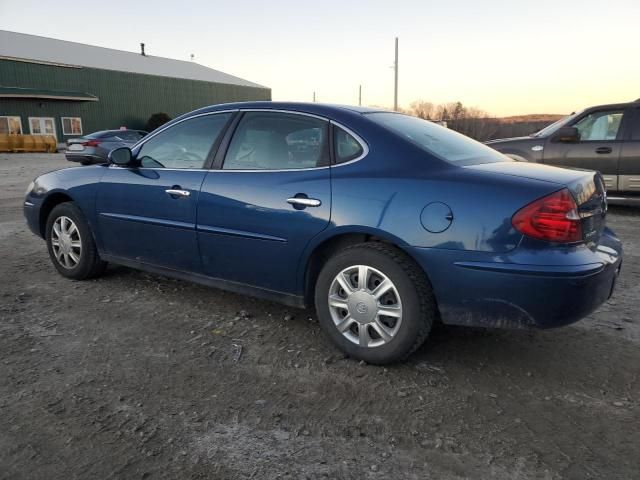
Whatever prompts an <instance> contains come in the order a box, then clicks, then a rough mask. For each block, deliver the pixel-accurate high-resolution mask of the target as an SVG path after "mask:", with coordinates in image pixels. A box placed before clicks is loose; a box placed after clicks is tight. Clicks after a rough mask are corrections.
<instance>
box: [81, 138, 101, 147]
mask: <svg viewBox="0 0 640 480" xmlns="http://www.w3.org/2000/svg"><path fill="white" fill-rule="evenodd" d="M82 145H84V146H85V147H97V146H98V145H100V140H89V141H88V142H83V144H82Z"/></svg>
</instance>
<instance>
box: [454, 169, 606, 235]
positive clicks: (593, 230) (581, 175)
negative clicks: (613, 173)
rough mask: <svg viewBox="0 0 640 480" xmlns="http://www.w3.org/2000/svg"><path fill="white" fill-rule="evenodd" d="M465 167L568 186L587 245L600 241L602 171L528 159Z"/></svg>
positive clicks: (603, 214) (603, 194) (603, 200)
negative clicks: (557, 165) (527, 160)
mask: <svg viewBox="0 0 640 480" xmlns="http://www.w3.org/2000/svg"><path fill="white" fill-rule="evenodd" d="M463 168H469V169H473V170H479V171H484V172H490V173H496V174H500V175H510V176H514V177H523V178H531V179H534V180H539V181H543V182H549V183H554V184H557V185H558V187H559V188H560V187H565V188H567V189H568V190H569V191H570V192H571V194H572V195H573V198H574V200H575V202H576V205H577V206H578V214H579V215H580V219H581V225H582V237H583V239H584V241H585V242H586V243H587V244H597V243H598V242H599V241H600V235H601V234H602V231H603V230H604V227H605V224H606V220H605V217H606V214H607V194H606V190H605V187H604V180H603V178H602V175H600V173H598V172H595V171H593V170H579V169H568V168H559V167H552V166H549V165H540V164H538V163H525V162H495V163H483V164H479V165H470V166H466V167H463Z"/></svg>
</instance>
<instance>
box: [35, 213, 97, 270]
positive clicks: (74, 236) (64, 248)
mask: <svg viewBox="0 0 640 480" xmlns="http://www.w3.org/2000/svg"><path fill="white" fill-rule="evenodd" d="M46 241H47V249H48V251H49V257H51V261H52V262H53V266H54V267H56V270H58V272H59V273H60V274H61V275H63V276H65V277H67V278H73V279H75V280H84V279H86V278H91V277H96V276H98V275H100V274H102V273H103V272H104V270H105V268H106V266H107V263H106V262H104V261H102V260H101V259H100V256H99V255H98V250H97V248H96V244H95V242H94V241H93V235H92V234H91V230H90V228H89V224H88V223H87V221H86V219H85V218H84V215H83V214H82V212H81V211H80V209H79V208H78V207H77V206H76V205H75V204H74V203H73V202H65V203H61V204H59V205H57V206H56V207H54V209H53V210H52V211H51V213H50V214H49V218H48V219H47V226H46Z"/></svg>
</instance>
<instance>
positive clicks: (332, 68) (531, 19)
mask: <svg viewBox="0 0 640 480" xmlns="http://www.w3.org/2000/svg"><path fill="white" fill-rule="evenodd" d="M0 29H2V30H10V31H15V32H21V33H29V34H34V35H41V36H45V37H53V38H58V39H62V40H70V41H75V42H81V43H87V44H91V45H98V46H102V47H108V48H116V49H120V50H127V51H134V52H138V51H139V48H140V47H139V44H140V42H144V43H145V44H146V51H147V54H149V55H158V56H163V57H170V58H177V59H184V60H189V58H190V55H191V54H194V55H195V61H197V62H198V63H201V64H202V65H206V66H208V67H211V68H215V69H217V70H221V71H223V72H226V73H230V74H233V75H237V76H239V77H242V78H245V79H247V80H251V81H253V82H256V83H259V84H261V85H266V86H268V87H270V88H271V89H272V96H273V99H274V100H291V101H311V100H312V98H313V92H314V91H315V93H316V100H317V101H319V102H329V103H342V104H357V103H358V86H359V85H362V104H363V105H377V106H385V107H392V106H393V81H394V80H393V77H394V75H393V73H394V72H393V68H392V67H393V61H394V38H395V37H398V38H399V47H400V48H399V51H400V55H399V69H398V73H399V104H400V106H401V107H405V108H406V107H409V106H410V104H411V102H413V101H416V100H424V101H430V102H433V103H444V102H453V101H461V102H462V103H463V104H465V105H468V106H475V107H478V108H481V109H482V110H484V111H486V112H488V113H490V114H492V115H497V116H507V115H520V114H532V113H557V114H563V113H570V112H572V111H574V110H577V109H581V108H584V107H587V106H590V105H596V104H600V103H614V102H627V101H631V100H634V99H636V98H640V61H638V59H639V58H640V51H639V48H638V47H639V46H640V36H639V33H638V32H640V0H598V1H593V0H555V1H553V0H536V1H530V0H510V1H502V0H437V1H432V0H385V1H378V0H369V1H365V0H341V1H340V0H324V1H322V2H318V1H314V2H309V1H304V0H297V1H295V0H271V1H259V0H236V1H228V0H227V1H218V0H209V1H206V0H203V1H189V0H183V1H176V0H171V1H164V0H155V1H153V2H151V1H146V0H136V1H131V0H129V1H120V0H109V1H108V2H97V1H93V0H85V1H77V0H76V1H68V0H56V1H55V2H54V1H46V2H44V1H31V0H19V1H18V0H0Z"/></svg>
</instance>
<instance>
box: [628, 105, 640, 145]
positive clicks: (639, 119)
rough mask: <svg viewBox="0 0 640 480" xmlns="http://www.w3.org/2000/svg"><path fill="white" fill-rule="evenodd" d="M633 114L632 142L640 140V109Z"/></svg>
mask: <svg viewBox="0 0 640 480" xmlns="http://www.w3.org/2000/svg"><path fill="white" fill-rule="evenodd" d="M632 112H633V124H632V125H631V135H630V137H629V138H631V140H635V141H638V140H640V108H636V109H634V110H632Z"/></svg>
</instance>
